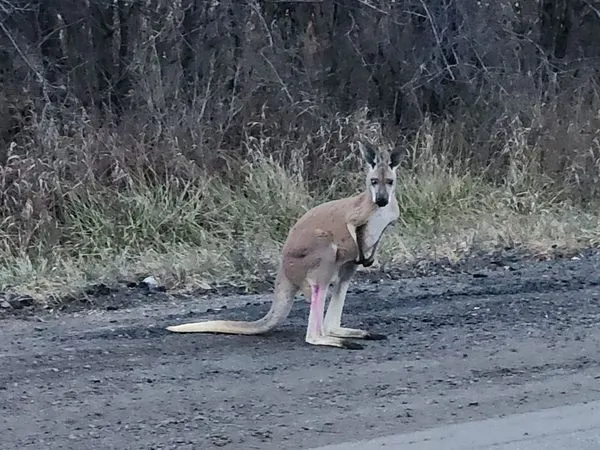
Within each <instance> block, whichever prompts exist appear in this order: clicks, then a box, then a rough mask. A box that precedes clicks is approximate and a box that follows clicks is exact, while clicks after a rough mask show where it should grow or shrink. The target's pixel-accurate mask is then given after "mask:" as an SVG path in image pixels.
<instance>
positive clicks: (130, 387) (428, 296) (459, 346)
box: [0, 251, 600, 449]
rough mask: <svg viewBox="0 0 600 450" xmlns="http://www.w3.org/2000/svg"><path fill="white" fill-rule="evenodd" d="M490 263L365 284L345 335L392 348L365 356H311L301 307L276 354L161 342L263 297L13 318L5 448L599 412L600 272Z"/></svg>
mask: <svg viewBox="0 0 600 450" xmlns="http://www.w3.org/2000/svg"><path fill="white" fill-rule="evenodd" d="M509 253H510V252H509ZM493 258H494V257H492V256H490V260H489V261H486V260H485V258H480V259H479V260H477V258H472V261H473V262H471V263H470V264H471V265H470V266H469V265H468V264H467V263H468V261H465V262H463V263H462V264H463V265H462V266H460V264H459V265H457V266H456V267H451V265H449V264H446V265H444V264H439V266H435V265H429V266H427V267H425V268H424V269H422V270H424V271H427V273H428V274H429V275H428V276H421V277H414V275H415V272H413V273H412V274H409V273H399V274H398V273H397V274H394V273H393V272H392V274H391V277H388V276H387V275H385V276H383V275H382V274H381V273H380V274H371V275H369V276H367V275H363V276H362V279H361V280H360V281H357V282H356V283H355V284H354V288H353V289H352V290H351V292H350V293H349V294H348V298H347V303H346V308H345V313H344V319H345V320H344V322H345V325H348V326H354V327H361V328H367V329H370V330H372V331H374V332H379V333H385V334H387V336H388V340H384V341H367V342H364V345H365V349H363V350H356V351H350V350H342V349H335V348H326V347H314V346H309V345H307V344H305V343H304V333H305V330H306V320H307V315H308V308H307V305H306V303H305V302H304V301H298V302H297V303H296V305H295V307H294V309H293V311H292V313H291V315H290V317H289V319H288V320H287V321H286V323H285V324H284V325H283V326H282V327H281V328H280V329H278V330H276V331H273V332H271V333H269V334H268V335H265V336H227V335H212V334H170V333H168V332H166V331H165V330H164V327H165V326H167V325H170V324H175V323H180V322H183V321H190V320H203V319H211V318H239V319H256V318H258V317H260V316H261V315H262V314H264V313H265V311H266V310H267V309H268V303H266V302H268V301H269V296H268V295H267V296H265V295H246V296H228V297H220V296H217V295H216V294H211V293H203V295H198V296H191V295H186V296H184V295H180V296H172V295H169V293H168V292H146V291H145V290H144V289H142V288H140V287H129V288H127V287H125V286H122V287H115V288H111V287H102V286H100V287H96V288H95V289H97V291H94V290H91V291H89V292H88V294H87V295H86V296H85V298H84V297H81V298H73V299H71V301H69V302H65V303H64V305H66V306H65V307H64V310H63V311H60V310H59V309H55V310H40V309H38V308H36V307H35V305H33V306H32V305H30V304H28V303H29V302H28V301H25V302H24V303H25V304H23V305H20V307H19V306H18V307H13V306H12V305H11V306H10V307H4V308H2V311H3V312H0V314H4V318H3V319H2V320H0V344H1V345H0V365H1V370H0V411H1V412H2V414H1V416H0V426H1V430H2V431H1V434H0V436H1V442H2V445H1V448H2V449H23V448H35V449H38V448H49V449H50V448H51V449H59V448H60V449H88V448H89V449H105V448H106V449H109V448H110V449H123V448H128V449H151V448H154V449H159V448H161V449H162V448H172V449H187V448H189V449H200V448H201V449H207V448H218V447H224V448H230V449H252V448H255V449H300V448H311V447H315V446H318V445H325V444H328V443H334V442H344V441H347V440H354V439H364V438H369V437H374V436H379V435H383V434H388V433H398V432H403V431H412V430H417V429H423V428H427V427H431V426H435V425H438V424H442V423H449V422H457V421H466V420H471V419H479V418H485V417H492V416H498V415H504V414H509V413H514V412H524V411H531V410H536V409H540V408H544V407H552V406H558V405H563V404H569V403H576V402H580V401H586V400H596V399H600V378H599V377H600V331H599V326H598V322H599V319H600V304H599V298H600V286H599V284H600V271H599V270H598V268H599V265H600V257H599V256H598V255H597V254H596V253H595V252H592V251H590V252H587V253H585V254H583V255H581V257H579V258H578V259H576V260H573V259H559V260H553V261H542V262H540V261H537V262H534V261H524V260H522V259H519V258H517V257H514V258H512V259H511V257H510V254H509V255H508V256H506V255H505V256H500V257H497V258H496V260H494V261H491V260H492V259H493ZM433 271H435V272H437V274H436V275H432V272H433ZM408 275H411V277H408ZM82 299H83V301H82ZM10 300H12V302H16V301H17V300H15V299H14V298H11V299H10Z"/></svg>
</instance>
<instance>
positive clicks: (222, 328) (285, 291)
mask: <svg viewBox="0 0 600 450" xmlns="http://www.w3.org/2000/svg"><path fill="white" fill-rule="evenodd" d="M297 291H298V288H296V287H295V286H294V285H292V283H291V282H290V281H289V280H288V279H287V278H286V277H285V275H283V273H282V270H280V271H279V274H278V275H277V279H276V280H275V297H274V299H273V302H272V303H271V308H270V309H269V311H268V312H267V314H266V315H265V316H264V317H262V318H260V319H258V320H255V321H252V322H244V321H237V320H210V321H207V322H193V323H184V324H181V325H173V326H169V327H167V330H169V331H173V332H175V333H226V334H262V333H265V332H267V331H269V330H271V329H273V328H275V327H276V326H277V325H279V324H280V323H281V322H283V321H284V320H285V318H286V317H287V316H288V314H289V313H290V311H291V309H292V306H293V303H294V296H295V295H296V292H297Z"/></svg>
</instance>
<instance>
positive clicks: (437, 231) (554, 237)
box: [0, 114, 600, 301]
mask: <svg viewBox="0 0 600 450" xmlns="http://www.w3.org/2000/svg"><path fill="white" fill-rule="evenodd" d="M357 117H358V118H357ZM357 117H355V118H351V119H348V120H346V119H345V120H337V119H336V121H334V125H332V127H334V128H335V127H338V128H337V129H334V128H332V129H330V130H328V131H327V130H326V131H325V132H324V131H323V130H321V131H320V133H321V137H322V136H329V135H333V134H335V133H334V132H337V133H338V135H339V136H341V135H344V137H343V138H339V140H338V141H337V142H338V143H339V142H352V141H353V140H354V139H356V138H358V137H367V138H369V139H373V140H377V139H380V137H381V132H380V129H379V127H378V125H377V124H374V123H373V122H370V121H366V119H364V117H365V116H364V114H362V115H361V114H359V115H358V116H357ZM40 129H44V130H46V133H48V130H50V129H51V127H48V126H46V127H44V128H40ZM449 130H451V129H450V128H448V127H443V126H442V127H434V126H432V125H431V123H429V122H428V121H426V122H425V124H424V125H423V127H422V129H421V130H420V131H419V133H417V135H416V136H415V137H414V138H413V139H412V140H411V141H410V142H408V144H407V146H406V148H407V157H406V160H405V161H404V164H403V166H404V168H403V169H401V172H400V174H399V175H400V178H399V186H398V192H397V194H398V198H399V200H400V204H401V208H402V217H401V221H400V223H398V225H397V226H396V227H394V228H393V229H392V231H391V232H389V234H388V235H386V237H385V238H384V243H383V245H382V246H381V247H380V249H381V252H380V255H379V263H380V264H384V265H386V266H388V267H389V266H390V265H391V266H397V265H404V264H407V263H410V262H414V261H418V260H422V259H430V258H441V257H447V258H449V259H451V260H455V259H458V258H460V257H461V256H463V255H465V254H468V253H470V252H473V251H475V250H488V249H494V248H496V247H498V246H506V245H515V244H519V245H521V246H522V247H523V248H525V249H529V250H531V251H533V252H536V253H539V254H547V253H549V252H551V251H552V250H555V249H556V248H562V249H569V250H577V249H582V248H586V247H589V246H594V245H597V244H598V242H599V238H600V220H599V219H600V216H599V214H598V213H597V210H596V209H594V208H592V207H591V206H590V205H589V204H588V205H587V206H585V207H584V206H581V204H579V203H577V202H576V201H574V200H573V199H574V195H573V191H572V190H571V187H572V186H571V185H570V184H568V183H562V184H556V183H552V182H551V181H550V180H548V179H546V178H544V177H543V176H542V175H541V174H539V173H538V171H537V169H536V165H535V164H536V163H535V158H532V157H531V155H532V154H534V152H532V151H531V149H530V148H529V147H528V144H527V142H526V139H523V138H522V130H519V129H515V130H514V133H513V134H512V135H510V136H509V137H508V138H507V140H506V142H505V145H506V153H507V154H508V159H507V160H508V164H507V167H506V171H505V176H503V177H500V178H498V177H496V179H499V180H501V181H497V182H491V181H489V179H490V177H489V176H488V174H487V173H486V172H485V171H479V172H476V171H474V170H472V169H471V168H470V164H469V161H467V160H465V159H462V158H457V157H456V149H455V148H454V147H453V146H452V145H451V143H452V142H456V138H455V137H453V136H450V135H449V134H448V133H449V132H450V131H449ZM111 139H112V138H110V139H109V137H107V136H105V135H102V142H103V145H104V146H103V147H102V148H101V149H100V150H98V147H97V145H98V142H99V138H98V136H96V137H95V138H90V137H89V136H85V135H83V134H80V135H76V136H74V137H71V138H69V139H67V138H65V137H57V136H54V137H52V138H49V137H48V136H47V135H44V136H41V137H39V140H38V141H35V142H34V143H33V144H32V145H31V146H29V147H27V146H24V147H23V148H13V156H12V157H11V158H10V159H9V162H8V164H7V165H6V166H4V167H0V183H1V184H0V187H2V189H3V192H4V196H3V202H2V203H1V204H0V206H1V208H2V209H1V212H2V214H1V215H0V222H1V223H2V228H0V291H15V292H19V293H27V294H29V295H32V296H33V297H34V298H36V299H39V300H40V301H48V300H49V299H52V298H58V297H60V296H62V295H64V294H67V293H73V292H77V291H78V290H80V289H81V288H83V287H85V286H87V285H89V284H90V283H96V282H106V283H112V282H114V281H115V280H118V279H137V278H138V277H141V276H146V275H149V274H151V275H154V276H155V277H156V278H158V279H159V280H160V281H161V282H162V283H164V284H165V285H167V286H168V287H169V288H171V289H186V288H189V287H194V286H198V285H202V286H204V285H206V284H208V285H211V284H214V283H216V282H230V281H233V282H236V283H245V282H248V281H253V280H260V279H261V278H264V277H265V276H266V275H267V274H270V273H273V272H274V271H275V269H276V267H277V264H278V257H279V254H278V252H279V249H280V246H281V244H282V242H283V240H284V239H285V236H286V234H287V231H288V229H289V227H290V226H291V225H292V224H293V222H294V220H295V219H296V218H297V217H299V216H300V215H301V214H302V213H303V212H304V211H306V210H307V208H309V207H311V206H312V205H314V204H316V203H318V202H321V201H323V200H325V199H331V198H335V197H339V196H340V195H344V194H352V193H355V192H358V191H359V190H360V189H362V178H361V176H362V175H361V173H360V172H359V171H358V170H357V169H358V167H359V166H358V162H357V160H356V158H354V156H353V155H351V154H348V155H347V156H346V157H345V158H337V159H333V158H332V159H330V160H327V159H324V160H323V162H322V166H323V167H322V172H321V173H317V175H318V177H316V176H313V177H312V178H311V177H310V176H308V175H307V169H306V168H304V166H303V164H301V162H302V160H303V159H302V158H304V155H302V154H301V152H300V153H293V152H292V151H288V153H287V154H288V155H290V154H291V155H292V157H291V161H292V163H293V164H292V163H290V160H288V162H287V163H286V164H283V163H282V162H281V161H282V159H280V158H277V157H273V156H266V155H267V154H271V155H273V152H270V151H269V148H268V145H267V144H268V140H266V139H264V137H263V138H260V137H259V138H256V137H248V138H247V139H246V144H247V150H248V154H247V157H246V158H245V159H244V162H240V161H238V162H237V163H236V162H235V161H233V160H232V161H231V163H232V164H236V165H235V169H231V170H230V171H229V172H228V176H223V172H219V173H220V175H217V174H212V175H211V174H209V172H208V171H206V170H205V169H200V168H199V167H198V166H196V165H194V163H193V162H192V161H191V160H190V159H187V158H186V157H185V156H184V154H183V153H182V151H181V145H180V146H178V145H177V143H176V142H175V141H173V142H172V148H171V149H170V150H169V152H166V153H165V154H163V156H162V158H163V159H159V160H156V159H154V160H150V159H147V156H145V155H144V154H143V151H142V150H141V149H140V148H139V147H136V146H135V145H134V144H132V145H131V147H128V148H124V147H120V145H122V143H119V142H116V141H111ZM328 139H329V138H328ZM323 142H324V143H323V144H322V145H323V149H327V148H328V146H329V147H331V146H333V147H335V145H332V143H331V141H323ZM280 144H281V143H280V142H279V143H278V144H277V145H280ZM288 145H289V146H290V148H294V149H298V148H299V149H303V148H304V149H305V148H306V145H300V144H298V143H293V142H291V143H288ZM44 146H45V148H43V147H44ZM48 146H52V149H49V148H48ZM40 147H42V148H41V150H40ZM50 150H52V152H53V153H52V154H53V155H55V156H54V158H47V157H43V154H44V153H46V154H47V153H48V152H50ZM323 154H325V153H323ZM144 158H146V159H144ZM132 161H134V162H132ZM165 161H170V165H168V166H167V165H166V164H165ZM334 161H335V162H334ZM67 162H68V163H67ZM161 164H162V166H161ZM284 166H285V167H284ZM98 167H103V168H104V169H103V170H98ZM161 167H162V169H161V170H160V171H159V170H158V168H161ZM316 178H318V180H317V181H318V182H314V181H315V179H316ZM311 181H313V183H310V182H311ZM574 187H576V186H574ZM375 267H377V265H376V266H375Z"/></svg>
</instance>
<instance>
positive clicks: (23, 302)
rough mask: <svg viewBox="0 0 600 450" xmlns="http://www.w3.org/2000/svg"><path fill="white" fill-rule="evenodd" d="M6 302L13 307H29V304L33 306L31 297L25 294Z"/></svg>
mask: <svg viewBox="0 0 600 450" xmlns="http://www.w3.org/2000/svg"><path fill="white" fill-rule="evenodd" d="M8 303H10V306H12V307H13V308H14V309H23V308H29V307H30V306H33V298H31V297H29V296H27V295H22V296H18V297H15V298H11V299H9V300H8Z"/></svg>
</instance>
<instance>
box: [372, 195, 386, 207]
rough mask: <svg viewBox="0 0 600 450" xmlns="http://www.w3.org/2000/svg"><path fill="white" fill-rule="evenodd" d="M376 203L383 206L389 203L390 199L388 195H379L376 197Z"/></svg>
mask: <svg viewBox="0 0 600 450" xmlns="http://www.w3.org/2000/svg"><path fill="white" fill-rule="evenodd" d="M375 204H376V205H377V206H379V207H380V208H381V207H382V206H385V205H387V204H388V199H387V198H386V197H377V198H376V199H375Z"/></svg>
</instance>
